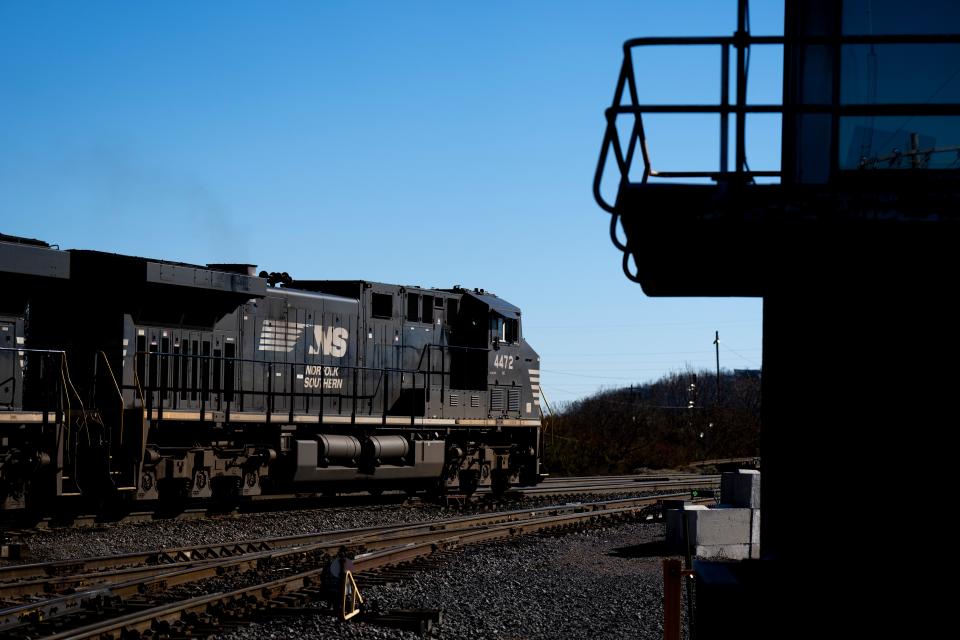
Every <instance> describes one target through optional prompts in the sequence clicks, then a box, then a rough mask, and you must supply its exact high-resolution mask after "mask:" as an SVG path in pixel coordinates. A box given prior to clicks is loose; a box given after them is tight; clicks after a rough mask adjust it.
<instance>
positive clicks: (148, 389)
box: [121, 347, 469, 424]
mask: <svg viewBox="0 0 960 640" xmlns="http://www.w3.org/2000/svg"><path fill="white" fill-rule="evenodd" d="M466 348H469V347H466ZM131 356H132V358H133V360H134V368H133V370H134V375H135V377H138V376H137V375H136V372H137V371H138V370H139V369H140V366H138V364H137V361H138V360H144V368H146V362H148V361H149V360H150V359H152V358H157V359H158V360H159V362H160V365H159V366H164V365H163V364H162V363H163V360H164V359H170V361H171V363H172V364H173V367H174V370H175V371H176V370H178V369H179V366H180V365H179V364H178V363H180V362H181V361H182V360H183V359H184V358H187V359H193V360H194V361H200V362H203V363H204V364H203V365H202V366H201V367H200V368H201V370H202V372H201V374H200V375H199V376H198V377H199V378H200V380H198V382H197V384H193V383H191V382H190V381H189V380H186V379H182V378H179V377H178V385H179V386H176V387H171V386H169V385H167V384H166V383H165V382H164V380H165V379H166V378H167V376H165V375H160V376H156V371H155V370H154V369H153V365H150V367H151V369H150V372H149V373H150V376H152V377H159V378H160V384H151V383H150V382H149V381H140V380H135V383H134V384H123V385H121V389H122V390H134V391H140V392H141V393H142V394H143V397H144V398H145V408H146V409H147V411H148V412H151V411H152V410H153V408H154V392H158V393H160V394H167V393H172V394H174V396H173V397H174V398H176V397H178V396H177V394H180V395H181V396H182V394H186V393H189V394H191V396H193V395H196V396H197V400H198V401H199V405H200V406H199V411H200V419H201V421H203V420H205V419H206V413H207V401H208V396H210V395H211V394H213V395H215V396H216V401H217V406H218V409H222V410H223V411H224V413H225V417H226V419H227V421H228V422H229V416H230V412H231V410H232V409H233V406H232V405H233V401H232V400H228V399H226V398H224V396H225V395H230V396H231V397H232V396H233V395H234V394H239V395H240V397H241V400H242V398H243V397H244V396H246V395H249V396H258V395H262V396H264V399H265V406H264V409H265V413H266V415H267V422H268V423H269V422H270V421H271V419H272V416H273V414H274V413H275V411H274V407H275V405H274V401H275V399H276V398H277V397H286V398H287V399H288V401H289V406H288V408H287V410H288V412H289V413H290V414H291V416H290V417H291V418H292V414H293V413H295V412H296V411H295V410H294V400H295V399H297V398H305V399H306V400H307V402H306V403H305V407H304V412H305V413H308V414H309V413H310V411H309V400H310V399H311V398H317V397H318V396H319V398H320V401H321V408H320V410H319V411H318V420H319V422H320V423H321V424H322V422H323V416H324V415H325V414H324V412H323V401H324V400H325V398H326V397H336V398H337V399H338V400H339V403H338V414H342V413H343V400H344V399H345V398H348V397H349V399H350V400H351V407H350V410H351V414H350V415H351V419H352V421H354V420H355V419H356V415H357V414H356V408H357V404H358V402H359V401H362V400H367V401H368V412H369V415H372V414H373V411H372V409H373V404H372V403H373V400H374V399H375V398H376V391H377V390H379V388H380V384H381V381H384V380H386V381H388V380H389V376H390V375H396V374H400V375H401V384H403V383H402V377H403V376H406V375H408V374H409V375H410V376H411V385H412V387H411V388H412V389H413V390H414V391H416V389H417V376H418V375H422V376H423V379H424V383H423V387H424V389H426V390H429V376H430V375H435V373H431V372H430V371H423V370H420V369H405V368H400V367H367V366H362V365H343V364H338V365H329V364H323V363H320V364H317V363H311V362H274V361H265V360H257V359H253V358H242V357H230V358H227V357H225V356H215V355H200V354H184V353H171V352H161V351H136V352H134V353H132V354H131ZM210 361H214V363H223V364H228V363H229V364H232V365H236V364H238V363H239V364H251V365H254V366H259V367H263V368H266V370H267V371H266V374H267V375H266V376H261V377H259V378H258V377H254V380H257V379H261V380H263V378H264V377H265V386H266V389H262V390H258V389H256V385H254V388H251V389H247V388H242V387H241V388H240V389H236V388H234V386H233V380H232V378H231V379H230V384H229V385H228V388H224V385H223V384H222V382H224V381H223V380H221V379H219V378H217V379H214V380H212V382H213V390H211V389H210V382H211V380H210V377H211V375H210V369H211V368H213V369H217V370H219V371H220V373H221V375H223V371H224V369H226V368H227V367H210V366H209V362H210ZM188 362H189V360H188ZM278 365H280V366H289V367H290V372H291V375H290V376H289V377H288V378H287V379H288V380H291V381H292V380H295V379H296V376H295V367H300V366H302V367H308V366H316V367H318V368H319V369H320V378H321V380H322V381H321V383H320V385H319V391H320V393H319V394H317V393H313V392H309V391H297V390H296V389H295V388H294V384H293V382H290V383H285V384H284V387H283V389H282V390H275V389H274V378H275V377H276V376H275V375H274V374H275V372H276V366H278ZM166 366H170V365H166ZM330 367H336V368H338V369H340V370H344V371H346V372H349V375H351V377H352V381H351V385H350V386H351V389H350V393H349V394H344V393H343V392H342V391H340V392H338V393H336V394H329V393H327V391H326V384H325V383H324V382H323V381H324V380H325V379H326V376H327V369H329V368H330ZM365 372H371V373H376V374H378V378H377V382H376V383H375V386H374V392H373V393H370V394H360V393H358V387H359V385H358V384H357V378H358V375H359V374H360V373H365ZM444 375H445V376H446V375H450V373H449V372H445V373H444ZM175 377H176V376H175ZM241 380H242V378H241ZM241 384H242V382H241ZM387 388H388V383H387V384H385V385H384V389H385V391H384V394H383V395H382V397H383V409H382V415H383V418H384V419H386V416H387V414H388V406H387V399H388V398H387V394H386V389H387ZM136 401H137V398H136V397H135V398H134V402H135V403H136ZM141 402H144V401H143V400H141ZM163 405H164V403H163V402H162V401H161V402H159V403H158V405H157V419H158V420H162V419H163V410H164V406H163ZM168 408H171V407H168ZM241 410H242V408H241ZM415 410H416V407H415V406H414V405H411V421H412V420H413V419H414V418H415V417H416V412H415Z"/></svg>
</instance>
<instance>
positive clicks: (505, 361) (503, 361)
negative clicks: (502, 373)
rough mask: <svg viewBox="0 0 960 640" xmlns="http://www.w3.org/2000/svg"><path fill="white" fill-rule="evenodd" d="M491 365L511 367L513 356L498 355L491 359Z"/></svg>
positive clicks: (502, 367)
mask: <svg viewBox="0 0 960 640" xmlns="http://www.w3.org/2000/svg"><path fill="white" fill-rule="evenodd" d="M493 366H494V367H497V368H498V369H513V356H507V355H498V356H496V357H495V358H494V359H493Z"/></svg>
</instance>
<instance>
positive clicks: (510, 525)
mask: <svg viewBox="0 0 960 640" xmlns="http://www.w3.org/2000/svg"><path fill="white" fill-rule="evenodd" d="M682 495H683V494H675V495H674V496H655V497H644V498H630V499H621V500H610V501H601V502H595V503H584V504H577V505H565V506H560V507H551V508H540V509H524V510H520V511H515V512H503V513H497V514H486V515H481V516H468V517H461V518H453V519H449V520H446V521H434V522H426V523H417V524H415V525H401V526H393V527H386V528H382V529H381V530H379V531H376V530H366V531H363V532H359V533H358V534H356V535H355V536H354V537H351V536H350V535H345V536H343V537H342V538H340V539H337V540H327V541H324V542H317V543H314V544H309V545H303V546H292V547H289V548H284V549H279V550H262V551H259V552H255V553H250V554H245V555H244V556H241V557H227V558H215V559H210V560H204V561H201V562H198V563H196V564H195V565H194V566H187V567H184V566H183V565H180V566H159V567H156V566H155V567H150V568H148V569H144V570H145V571H153V572H155V573H154V574H153V575H151V576H147V577H141V578H137V579H129V580H127V581H124V582H120V583H119V584H115V585H112V586H108V587H104V586H99V587H94V588H90V589H87V590H85V591H81V592H78V593H75V594H69V595H66V596H61V597H59V598H54V599H51V600H46V601H43V602H39V603H30V604H25V605H21V606H18V607H13V608H9V609H6V610H3V611H0V629H13V628H17V627H21V626H23V625H24V624H26V623H29V622H30V621H33V620H41V619H44V618H50V617H58V616H63V615H66V614H69V613H72V612H77V611H82V610H83V604H84V603H85V602H87V601H90V600H93V599H109V598H114V599H116V598H119V599H124V598H129V597H131V596H137V595H140V594H143V593H156V592H158V591H161V590H166V589H169V588H171V587H175V586H178V585H182V584H187V583H193V582H197V581H199V580H203V579H206V578H209V577H213V576H216V575H222V574H224V573H233V574H236V573H242V572H245V571H249V570H253V569H256V568H258V566H259V563H260V562H262V561H264V560H279V559H286V558H291V557H294V556H297V557H299V558H300V559H301V560H307V559H308V558H313V559H314V560H315V561H316V560H319V561H321V562H323V558H325V557H329V556H332V555H333V554H335V553H337V552H339V551H340V550H342V549H343V548H344V547H347V548H353V549H354V550H355V551H360V552H361V555H359V556H357V561H356V562H355V567H356V568H357V570H358V571H359V570H361V569H363V570H370V569H371V568H375V567H379V566H381V564H378V562H380V560H378V559H385V560H383V562H388V560H389V562H388V563H389V564H396V563H398V562H401V561H404V560H409V559H413V558H416V557H422V556H423V555H424V554H427V555H428V554H429V553H432V551H433V550H436V549H437V548H449V547H451V546H461V545H463V544H474V543H476V542H482V541H485V540H492V539H498V538H502V537H504V536H506V535H508V534H509V535H516V534H517V533H518V532H533V531H540V530H542V529H543V528H545V527H547V528H549V527H553V526H560V525H562V524H564V523H570V522H577V521H582V520H583V519H584V518H587V519H589V518H594V517H598V514H623V513H635V512H637V511H639V510H643V509H648V508H649V507H650V506H651V505H655V504H657V503H658V502H659V501H660V500H663V499H666V498H670V497H678V496H682ZM603 517H608V516H607V515H604V516H603ZM341 533H348V532H341ZM314 574H315V571H313V570H311V571H308V572H305V573H303V574H298V575H314ZM192 602H193V601H187V602H186V603H185V605H184V606H192V604H191V603H192ZM166 608H167V606H166V605H164V606H163V607H159V609H160V610H166ZM125 619H126V617H123V618H119V619H118V620H125ZM73 633H82V631H81V630H74V631H73Z"/></svg>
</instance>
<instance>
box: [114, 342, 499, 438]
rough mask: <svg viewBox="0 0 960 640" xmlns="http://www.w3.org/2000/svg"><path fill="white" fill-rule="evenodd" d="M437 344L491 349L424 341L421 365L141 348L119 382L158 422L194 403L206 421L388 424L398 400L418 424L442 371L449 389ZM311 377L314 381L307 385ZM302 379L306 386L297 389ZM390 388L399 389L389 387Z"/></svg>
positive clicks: (441, 382) (445, 348)
mask: <svg viewBox="0 0 960 640" xmlns="http://www.w3.org/2000/svg"><path fill="white" fill-rule="evenodd" d="M434 350H439V351H441V353H446V352H450V351H458V350H471V351H486V350H485V349H476V348H472V347H451V346H447V345H425V346H424V348H423V350H422V353H421V355H420V361H419V364H418V367H417V368H416V369H405V368H401V367H364V366H357V365H344V364H324V363H311V362H270V361H264V360H255V359H249V358H237V357H232V358H228V357H224V356H215V355H206V356H205V355H199V354H182V353H167V352H158V351H138V352H134V353H133V354H132V357H133V362H132V364H133V372H134V381H133V383H130V382H127V383H125V384H123V385H121V389H122V390H123V391H124V392H128V394H132V398H130V397H129V395H128V399H127V404H128V405H129V406H143V407H144V408H145V409H146V410H147V411H148V414H149V415H151V416H152V415H154V414H153V411H154V410H156V419H157V420H163V419H164V411H171V410H178V409H190V410H196V411H199V413H200V420H201V421H203V420H206V419H207V418H208V417H210V414H211V412H214V411H216V412H222V413H223V417H224V420H225V421H226V422H229V421H230V415H231V413H232V412H235V411H240V412H243V411H248V410H255V411H258V412H259V411H263V412H264V413H265V414H266V422H267V423H270V422H277V421H281V420H283V421H287V422H293V419H294V416H295V415H311V416H313V415H315V416H316V418H317V422H318V424H323V422H324V416H325V415H326V416H331V415H349V416H350V417H351V421H354V420H355V419H356V417H357V416H358V415H366V416H376V415H379V416H380V417H381V418H382V419H383V422H384V423H385V422H386V418H387V416H388V415H397V414H395V413H391V411H392V410H393V407H392V406H391V402H394V401H396V400H400V401H401V402H403V401H406V402H408V403H409V417H410V421H411V424H413V423H414V421H415V418H417V417H423V415H424V413H423V408H424V407H421V406H420V405H419V403H418V401H417V400H418V396H417V393H418V392H421V393H422V394H423V400H424V402H425V403H426V402H430V392H431V387H433V386H435V382H436V378H437V377H439V387H440V394H441V396H440V400H441V402H444V401H445V394H446V391H447V389H448V388H449V387H450V382H449V377H450V376H451V371H450V369H448V368H447V367H446V357H444V358H442V359H443V365H442V366H441V368H440V370H436V369H435V368H434V367H433V366H432V358H431V357H430V355H431V354H432V352H433V351H434ZM425 358H426V360H427V367H426V368H424V367H423V361H424V359H425ZM308 368H311V369H315V375H308V370H309V369H308ZM334 370H335V371H336V373H335V374H334ZM298 376H299V377H298ZM308 378H310V379H311V380H312V382H310V383H309V385H310V386H309V387H308V383H307V379H308ZM397 378H399V381H398V380H397ZM333 380H337V381H340V382H339V383H332V381H333ZM238 382H239V384H238ZM245 382H247V386H244V384H245ZM361 382H362V384H361ZM298 383H299V386H300V387H301V388H300V389H297V388H296V387H297V386H298ZM394 385H399V386H398V387H394ZM391 389H397V390H396V391H394V392H393V393H391ZM407 392H408V397H407V398H406V399H404V394H405V393H407ZM331 399H332V400H333V401H334V403H335V404H336V411H335V412H329V413H327V412H325V408H326V406H327V403H328V401H330V400H331ZM311 405H312V406H311ZM404 415H407V414H406V412H405V413H404Z"/></svg>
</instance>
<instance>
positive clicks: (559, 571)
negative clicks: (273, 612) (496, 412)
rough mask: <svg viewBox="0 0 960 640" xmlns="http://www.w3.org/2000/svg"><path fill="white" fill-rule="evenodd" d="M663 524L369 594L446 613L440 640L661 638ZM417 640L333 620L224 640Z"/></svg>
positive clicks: (547, 543)
mask: <svg viewBox="0 0 960 640" xmlns="http://www.w3.org/2000/svg"><path fill="white" fill-rule="evenodd" d="M662 539H663V525H662V524H659V523H649V522H648V523H637V524H628V525H621V526H618V527H615V528H606V529H594V530H588V531H583V532H579V533H572V534H569V535H565V536H559V537H539V536H531V537H524V538H519V539H517V540H514V541H512V542H508V543H504V544H497V545H487V546H482V547H473V548H468V549H464V550H462V551H461V552H460V553H457V554H454V555H452V556H449V557H448V558H447V559H445V560H443V561H442V562H440V563H438V564H437V565H436V566H431V567H429V568H427V569H426V570H424V571H421V572H419V573H417V574H416V575H415V576H413V577H410V578H407V579H405V580H403V581H401V582H397V583H394V584H388V585H382V586H372V587H368V588H364V587H363V577H362V576H360V577H359V578H358V582H359V584H360V587H361V590H362V593H363V596H364V598H365V599H366V601H367V606H369V607H370V608H372V609H373V610H378V609H379V610H382V611H385V610H388V609H405V608H412V609H419V608H422V609H440V610H442V611H443V616H444V617H443V621H442V623H441V624H440V625H439V626H438V627H437V628H435V630H434V632H433V635H434V636H435V637H439V638H462V637H470V638H569V639H576V638H590V639H594V638H651V639H652V638H662V637H663V605H662V598H663V577H662V556H661V555H659V554H660V552H661V550H662V546H661V544H660V543H661V541H662ZM295 637H302V638H418V637H421V636H420V635H419V634H415V633H411V632H404V631H398V630H395V629H389V628H383V627H376V626H372V625H366V624H362V623H356V622H346V623H340V622H338V621H336V620H335V619H334V618H332V617H330V616H319V615H306V616H302V617H285V618H277V619H274V620H269V621H266V622H263V623H258V624H253V625H249V626H245V627H241V628H238V629H235V630H233V631H231V632H229V633H226V634H224V635H222V636H221V638H222V639H223V640H250V639H253V638H258V639H259V638H295Z"/></svg>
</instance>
